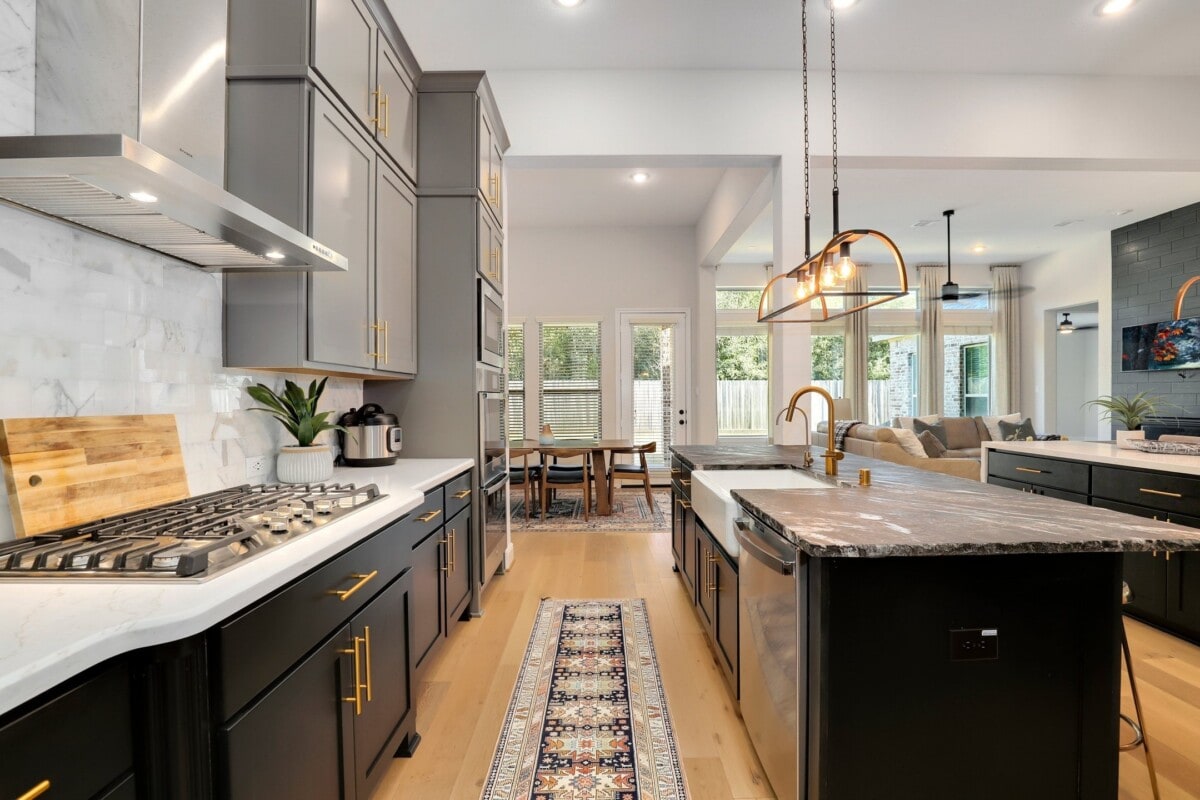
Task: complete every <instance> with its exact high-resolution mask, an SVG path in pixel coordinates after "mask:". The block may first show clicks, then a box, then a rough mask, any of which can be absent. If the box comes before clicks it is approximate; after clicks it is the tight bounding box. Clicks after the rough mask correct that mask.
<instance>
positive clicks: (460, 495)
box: [454, 489, 471, 500]
mask: <svg viewBox="0 0 1200 800" xmlns="http://www.w3.org/2000/svg"><path fill="white" fill-rule="evenodd" d="M470 496H471V490H470V489H463V490H462V491H459V492H455V493H454V499H455V500H462V499H463V498H465V497H470Z"/></svg>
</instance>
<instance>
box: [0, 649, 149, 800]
mask: <svg viewBox="0 0 1200 800" xmlns="http://www.w3.org/2000/svg"><path fill="white" fill-rule="evenodd" d="M131 709H132V706H131V703H130V677H129V669H128V667H127V666H126V665H125V663H124V662H120V661H118V662H117V663H115V664H112V665H110V666H107V667H102V668H101V669H100V670H99V671H98V672H97V673H96V674H94V675H92V676H91V677H89V678H87V679H85V680H84V681H83V682H82V683H79V684H78V685H76V686H73V687H71V688H69V689H67V690H66V691H64V692H61V693H60V694H59V695H58V696H57V697H54V698H53V699H51V700H48V701H46V702H44V703H42V704H41V705H38V706H35V707H34V708H33V709H31V710H29V711H27V712H25V713H23V714H21V715H20V716H18V717H17V718H16V719H13V720H12V721H9V722H7V723H6V724H4V725H3V726H2V727H0V760H2V761H3V765H4V767H3V769H0V797H3V798H6V800H7V798H17V797H22V796H24V795H25V793H26V792H28V791H30V790H31V789H33V788H34V787H35V786H37V785H38V784H40V783H41V782H42V781H45V780H48V781H50V789H51V791H49V792H48V793H46V794H45V795H44V796H45V797H46V799H47V800H52V798H63V800H90V798H100V797H103V796H104V795H105V794H106V793H108V791H109V790H110V787H111V786H112V785H113V784H114V783H116V782H118V781H121V780H124V776H127V775H130V776H131V774H132V771H133V748H134V742H133V722H132V716H131ZM118 796H120V795H118ZM125 796H131V795H128V794H126V795H125Z"/></svg>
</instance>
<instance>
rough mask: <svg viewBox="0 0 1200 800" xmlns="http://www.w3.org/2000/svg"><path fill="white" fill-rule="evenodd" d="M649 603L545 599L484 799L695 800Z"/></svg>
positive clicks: (497, 746)
mask: <svg viewBox="0 0 1200 800" xmlns="http://www.w3.org/2000/svg"><path fill="white" fill-rule="evenodd" d="M686 798H687V789H686V787H685V784H684V781H683V771H682V769H681V768H680V764H679V755H678V753H677V752H676V748H675V734H674V732H673V731H672V729H671V719H670V716H669V714H668V713H667V701H666V697H665V696H664V694H663V689H662V676H661V675H659V672H658V661H657V659H656V657H655V655H654V643H653V641H652V640H651V638H650V624H649V622H648V621H647V619H646V602H645V601H644V600H641V599H637V600H543V601H542V604H541V607H540V608H539V609H538V616H537V622H536V623H535V624H534V626H533V634H532V636H530V638H529V648H528V649H527V650H526V651H525V662H524V664H522V665H521V672H520V674H519V675H518V676H517V685H516V688H515V689H513V696H512V701H511V702H510V703H509V706H508V714H507V715H505V718H504V727H503V728H501V730H500V740H499V742H498V743H497V745H496V755H495V757H494V758H493V760H492V768H491V770H490V771H489V772H488V779H487V783H486V784H484V789H483V795H482V797H481V800H686Z"/></svg>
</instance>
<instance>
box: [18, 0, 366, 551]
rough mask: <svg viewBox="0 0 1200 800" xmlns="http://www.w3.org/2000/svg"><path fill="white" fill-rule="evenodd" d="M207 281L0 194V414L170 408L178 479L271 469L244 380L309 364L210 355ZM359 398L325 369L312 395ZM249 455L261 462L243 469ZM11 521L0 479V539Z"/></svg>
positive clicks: (216, 480)
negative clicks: (7, 202)
mask: <svg viewBox="0 0 1200 800" xmlns="http://www.w3.org/2000/svg"><path fill="white" fill-rule="evenodd" d="M6 2H8V0H0V9H3V8H4V7H5V4H6ZM2 16H3V14H2V13H0V17H2ZM0 94H2V93H0ZM221 288H222V281H221V279H220V277H219V276H216V275H210V274H208V273H205V272H201V271H199V270H197V269H194V268H192V267H189V266H185V265H183V264H180V263H179V262H176V261H173V260H171V259H169V258H166V257H164V256H161V255H158V254H156V253H151V252H149V251H147V250H143V249H141V248H138V247H134V246H130V245H126V244H123V243H121V242H117V241H113V240H111V239H107V238H105V237H102V236H98V235H96V234H92V233H89V232H87V231H83V230H79V229H76V228H72V227H70V226H67V225H64V224H62V223H58V222H54V221H52V220H47V219H43V218H41V217H38V216H35V215H32V214H28V213H25V212H23V211H19V210H16V209H11V208H7V207H0V417H53V416H84V415H86V416H94V415H102V414H141V413H155V414H174V415H175V417H176V420H177V422H178V425H179V435H180V441H181V443H182V446H183V453H184V461H185V464H186V466H187V472H188V484H189V487H190V489H191V491H192V492H194V493H198V492H207V491H212V490H214V489H218V488H221V487H223V486H235V485H238V484H241V483H247V482H251V483H253V482H259V481H261V480H272V479H273V478H274V458H273V455H274V453H275V452H276V450H277V449H278V447H279V445H280V444H286V441H284V439H285V438H286V433H285V432H284V430H283V428H282V426H280V425H279V423H278V422H276V421H275V420H274V419H273V418H272V417H270V416H269V415H267V414H264V413H258V412H252V411H250V410H249V409H250V408H251V407H253V406H254V405H256V404H255V403H254V401H253V400H252V399H251V398H250V396H249V395H248V394H246V387H247V386H251V385H253V384H254V383H258V382H261V383H265V384H267V385H268V386H271V387H272V388H275V389H279V388H282V386H283V381H284V379H285V378H291V379H293V380H296V381H297V382H303V383H305V384H307V382H308V381H310V380H312V378H311V377H309V376H295V375H291V376H285V375H280V374H275V373H261V372H250V371H244V370H227V369H224V368H223V367H222V365H221V351H222V338H221V337H222V332H221V315H222V308H221ZM361 404H362V382H361V381H357V380H348V379H341V378H330V380H329V383H328V384H327V386H326V390H325V395H324V397H323V398H322V403H321V407H322V408H330V409H337V410H342V411H344V410H347V409H349V408H351V407H353V406H359V405H361ZM326 436H327V437H328V438H329V440H330V442H331V443H333V437H332V436H330V435H329V434H326ZM259 455H267V456H270V458H268V462H269V463H270V465H271V472H270V474H268V475H266V476H263V477H262V478H254V479H250V480H248V479H247V477H246V471H245V462H246V459H247V458H248V457H251V456H259ZM12 535H13V533H12V518H11V515H10V513H9V509H8V499H7V493H0V540H5V539H9V538H11V537H12Z"/></svg>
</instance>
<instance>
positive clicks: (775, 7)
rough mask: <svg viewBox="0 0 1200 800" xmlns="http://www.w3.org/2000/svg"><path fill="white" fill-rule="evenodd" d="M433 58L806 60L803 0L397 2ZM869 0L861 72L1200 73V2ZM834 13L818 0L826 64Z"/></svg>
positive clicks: (845, 15) (858, 59) (846, 60)
mask: <svg viewBox="0 0 1200 800" xmlns="http://www.w3.org/2000/svg"><path fill="white" fill-rule="evenodd" d="M386 2H387V5H388V7H389V8H390V9H391V10H392V13H393V15H394V16H395V18H396V21H397V22H398V23H399V25H400V29H401V30H403V31H404V33H405V36H406V37H407V38H408V40H409V44H410V45H412V48H413V51H414V52H415V53H416V56H417V59H418V61H420V63H421V65H422V67H424V68H425V69H433V70H441V69H483V70H509V69H798V68H799V66H800V48H799V38H800V37H799V31H800V2H799V0H723V2H720V1H718V0H585V1H584V3H583V4H582V5H580V6H578V7H577V8H575V9H563V8H560V7H559V6H557V5H555V4H554V3H553V2H552V0H438V2H433V1H432V0H386ZM1097 5H1099V0H860V1H859V3H858V4H857V5H855V6H854V7H852V8H850V9H849V10H846V11H842V12H839V13H838V18H837V19H838V23H837V25H838V66H839V67H841V68H843V69H848V70H870V71H879V70H886V71H891V72H895V71H904V72H953V73H958V72H987V73H1025V74H1080V75H1188V76H1197V75H1200V47H1197V44H1196V38H1197V32H1198V31H1200V3H1198V2H1197V1H1196V0H1139V2H1137V3H1136V4H1135V5H1134V7H1133V8H1132V9H1131V10H1130V11H1128V12H1126V13H1125V14H1123V15H1121V16H1119V17H1112V18H1108V17H1103V18H1102V17H1100V16H1098V15H1097V14H1095V9H1096V6H1097ZM827 17H828V11H827V6H826V4H825V2H824V0H810V2H809V21H810V25H811V26H812V29H811V30H810V36H811V41H810V44H809V55H810V58H811V60H812V63H813V65H814V67H816V68H820V67H822V66H823V65H825V66H827V65H828V47H827V46H825V45H826V39H825V38H824V37H825V36H827V35H828V34H827V31H828V27H827Z"/></svg>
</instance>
